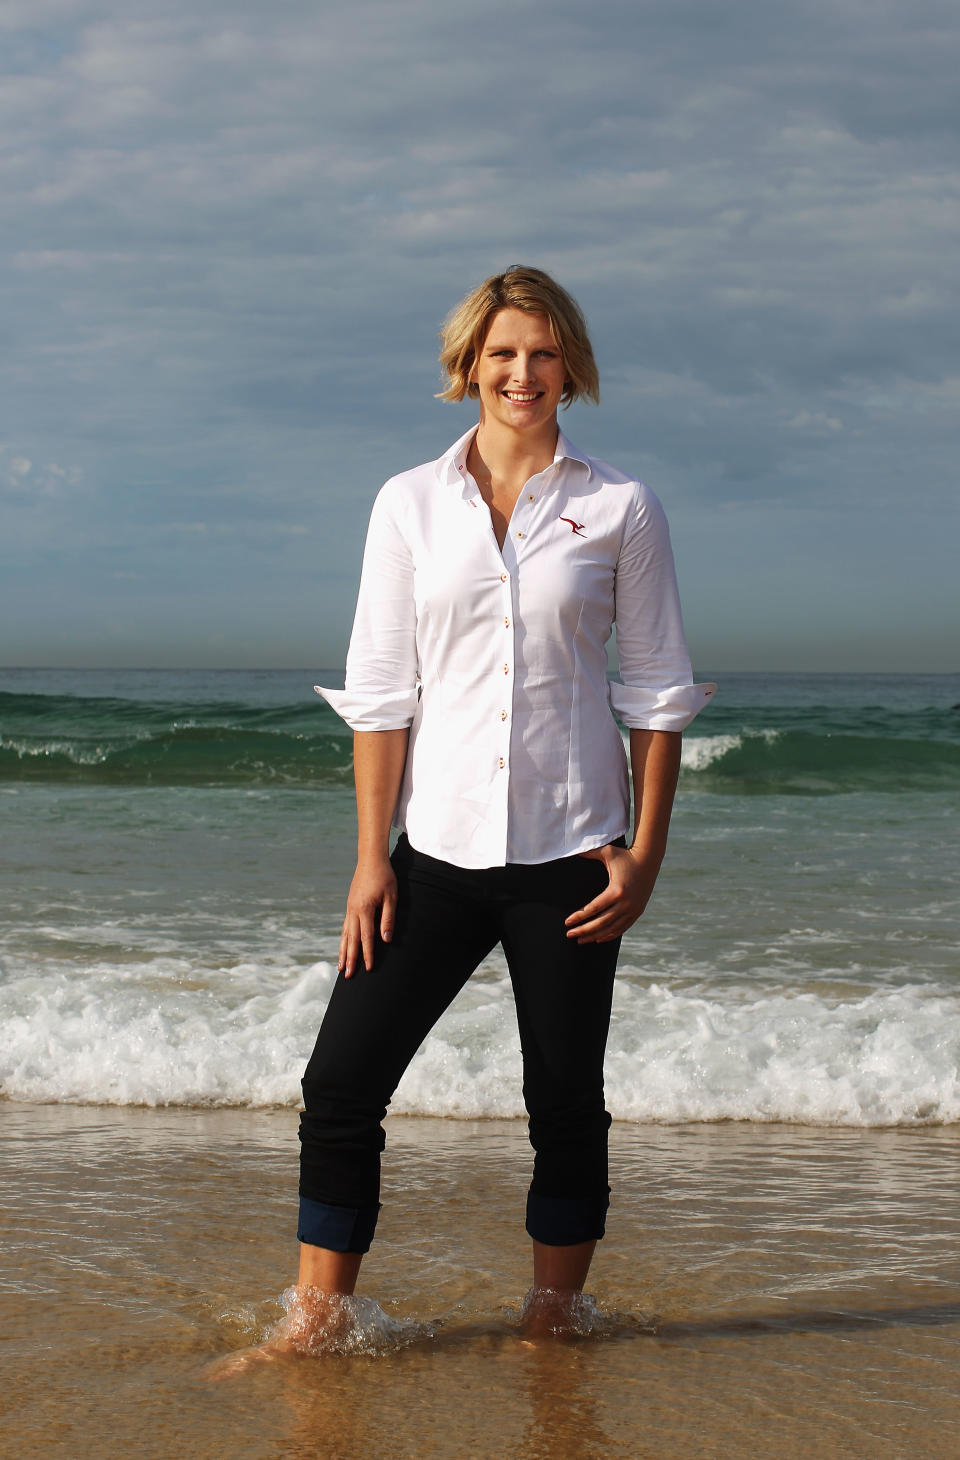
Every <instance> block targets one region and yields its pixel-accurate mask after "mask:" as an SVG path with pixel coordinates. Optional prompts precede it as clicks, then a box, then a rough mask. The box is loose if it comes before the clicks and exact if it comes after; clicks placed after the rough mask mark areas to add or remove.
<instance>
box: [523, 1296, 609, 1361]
mask: <svg viewBox="0 0 960 1460" xmlns="http://www.w3.org/2000/svg"><path fill="white" fill-rule="evenodd" d="M599 1317H600V1315H599V1312H598V1311H597V1305H596V1303H595V1301H594V1300H593V1298H591V1297H589V1296H588V1294H586V1293H582V1292H581V1291H580V1289H579V1288H531V1289H530V1291H529V1292H528V1293H527V1295H526V1297H525V1298H524V1300H523V1309H522V1311H521V1315H520V1322H521V1328H522V1331H523V1340H522V1341H523V1343H524V1346H525V1347H534V1346H535V1345H536V1343H537V1341H538V1340H543V1339H545V1338H584V1337H586V1335H587V1334H588V1333H592V1332H593V1330H594V1328H595V1327H596V1325H597V1321H598V1319H599Z"/></svg>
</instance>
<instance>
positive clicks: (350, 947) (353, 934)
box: [340, 918, 358, 978]
mask: <svg viewBox="0 0 960 1460" xmlns="http://www.w3.org/2000/svg"><path fill="white" fill-rule="evenodd" d="M340 946H341V948H342V950H343V951H342V954H341V958H340V962H341V966H342V968H343V973H344V977H345V978H353V973H354V969H355V968H356V966H357V951H358V950H357V924H356V922H355V921H354V920H353V919H352V918H348V919H347V920H346V921H345V922H344V924H343V932H342V933H341V935H340Z"/></svg>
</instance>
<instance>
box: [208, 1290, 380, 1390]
mask: <svg viewBox="0 0 960 1460" xmlns="http://www.w3.org/2000/svg"><path fill="white" fill-rule="evenodd" d="M281 1301H282V1303H283V1306H284V1308H285V1309H286V1313H285V1314H284V1316H283V1317H282V1318H281V1319H280V1320H279V1322H277V1323H275V1324H274V1326H273V1328H271V1330H270V1332H269V1333H268V1334H267V1337H266V1338H265V1339H264V1341H263V1343H258V1344H254V1345H253V1346H252V1347H250V1348H241V1349H236V1350H235V1351H234V1352H233V1353H232V1354H225V1355H224V1357H223V1358H222V1359H216V1360H215V1361H214V1362H213V1363H212V1364H210V1365H208V1367H207V1368H206V1369H205V1370H204V1378H205V1379H208V1380H211V1381H214V1380H218V1379H233V1378H236V1377H237V1376H238V1375H240V1374H246V1373H249V1371H250V1370H251V1369H254V1368H258V1367H259V1366H260V1365H262V1364H272V1363H276V1361H277V1360H278V1359H282V1358H287V1357H289V1355H291V1354H316V1353H323V1352H324V1351H326V1350H329V1349H333V1348H335V1347H336V1343H337V1339H338V1337H339V1336H340V1335H341V1333H342V1332H343V1331H344V1329H345V1328H348V1327H349V1326H350V1323H351V1320H352V1306H353V1300H352V1299H351V1298H349V1297H347V1296H346V1295H345V1294H340V1293H325V1292H322V1291H321V1290H320V1289H319V1288H306V1287H305V1288H300V1287H294V1288H288V1289H287V1290H286V1292H285V1293H284V1294H283V1297H282V1299H281Z"/></svg>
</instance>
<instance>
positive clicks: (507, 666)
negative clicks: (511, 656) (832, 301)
mask: <svg viewBox="0 0 960 1460" xmlns="http://www.w3.org/2000/svg"><path fill="white" fill-rule="evenodd" d="M503 672H504V674H509V673H510V665H509V664H505V665H504V666H503Z"/></svg>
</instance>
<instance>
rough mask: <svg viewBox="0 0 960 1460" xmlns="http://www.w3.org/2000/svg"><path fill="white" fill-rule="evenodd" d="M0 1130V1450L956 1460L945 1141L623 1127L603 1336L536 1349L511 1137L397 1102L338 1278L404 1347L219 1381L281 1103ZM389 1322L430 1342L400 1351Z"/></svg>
mask: <svg viewBox="0 0 960 1460" xmlns="http://www.w3.org/2000/svg"><path fill="white" fill-rule="evenodd" d="M0 1120H2V1129H3V1135H4V1137H5V1139H4V1141H3V1146H2V1157H0V1159H2V1164H3V1171H2V1182H0V1192H2V1197H0V1201H2V1213H3V1227H4V1242H3V1252H4V1255H3V1259H2V1262H3V1265H2V1269H0V1285H2V1286H0V1291H2V1294H3V1306H4V1314H3V1325H2V1329H3V1334H4V1344H3V1352H4V1357H5V1364H4V1370H5V1385H4V1389H5V1404H6V1406H7V1408H6V1414H5V1418H4V1434H5V1439H4V1440H3V1441H0V1446H2V1445H6V1446H7V1447H8V1448H7V1449H5V1450H3V1451H2V1453H4V1454H10V1455H11V1456H12V1455H18V1456H20V1455H40V1454H44V1455H63V1456H68V1455H69V1456H75V1455H76V1454H79V1453H93V1454H96V1455H98V1456H103V1457H113V1456H117V1457H120V1456H128V1455H130V1454H133V1453H136V1454H137V1455H142V1456H146V1457H153V1456H156V1457H169V1456H170V1455H174V1454H179V1453H181V1452H183V1453H189V1454H190V1455H191V1456H199V1457H206V1456H210V1457H214V1456H216V1457H218V1460H219V1457H221V1456H223V1455H225V1454H226V1455H231V1456H257V1457H264V1460H266V1457H274V1456H276V1457H278V1460H279V1457H281V1456H289V1455H293V1456H301V1455H302V1456H308V1455H309V1456H331V1457H333V1456H337V1457H341V1460H360V1457H364V1460H366V1457H369V1456H377V1457H378V1460H401V1457H407V1456H411V1457H413V1456H416V1457H417V1460H420V1457H423V1456H425V1455H429V1456H431V1457H432V1456H438V1457H446V1456H451V1457H460V1456H463V1455H467V1454H470V1455H474V1456H484V1457H485V1456H501V1455H511V1456H518V1457H529V1460H552V1457H556V1460H582V1457H587V1460H589V1457H598V1460H600V1457H606V1456H630V1457H636V1456H647V1455H650V1456H657V1457H661V1456H673V1455H685V1456H686V1455H690V1456H697V1457H699V1456H704V1457H712V1456H717V1457H719V1456H724V1457H729V1456H730V1455H736V1456H738V1457H740V1456H746V1457H750V1456H758V1457H759V1456H766V1455H769V1454H770V1453H773V1452H774V1451H775V1452H776V1453H777V1454H779V1455H800V1454H801V1453H804V1454H805V1453H807V1452H808V1451H810V1450H811V1449H812V1450H815V1451H816V1453H817V1454H818V1455H823V1456H826V1457H828V1460H829V1457H834V1456H856V1457H863V1460H866V1457H871V1460H872V1457H887V1456H889V1457H898V1460H899V1457H903V1456H906V1455H910V1456H911V1457H912V1456H919V1457H935V1456H945V1457H946V1456H951V1457H953V1456H955V1455H956V1453H957V1452H958V1448H960V1429H958V1421H957V1415H956V1392H957V1385H958V1381H960V1247H958V1240H957V1239H958V1236H960V1196H958V1189H960V1188H958V1179H957V1178H958V1175H960V1133H958V1132H957V1131H956V1129H954V1128H943V1127H933V1128H921V1129H915V1130H909V1131H905V1130H887V1131H863V1130H849V1129H848V1130H812V1129H805V1128H802V1127H785V1126H781V1125H762V1126H757V1125H747V1124H741V1123H738V1124H723V1125H700V1126H698V1125H687V1126H681V1127H668V1126H661V1127H639V1126H633V1125H628V1124H620V1123H618V1124H616V1125H615V1126H614V1128H613V1133H612V1134H613V1177H612V1180H613V1185H614V1206H613V1208H612V1210H611V1221H610V1227H609V1235H608V1239H607V1241H606V1242H605V1243H604V1244H603V1245H602V1248H601V1251H600V1253H599V1255H598V1258H597V1260H596V1263H595V1266H594V1271H593V1274H592V1280H591V1284H590V1287H591V1289H592V1291H593V1293H594V1294H595V1296H596V1298H597V1301H598V1304H599V1307H600V1310H601V1313H602V1315H603V1319H602V1322H601V1324H600V1326H599V1328H598V1330H597V1332H596V1334H595V1335H594V1336H592V1337H590V1338H587V1339H582V1340H578V1341H575V1342H571V1343H559V1342H546V1343H541V1344H540V1345H538V1346H537V1347H534V1348H529V1347H525V1346H524V1345H523V1343H522V1342H521V1341H520V1335H519V1330H518V1325H517V1315H518V1311H519V1308H520V1304H521V1302H522V1298H523V1294H524V1292H525V1290H526V1288H527V1287H528V1285H529V1270H528V1251H527V1248H528V1243H527V1241H526V1239H525V1237H524V1236H523V1232H522V1216H523V1200H524V1191H525V1187H526V1182H527V1179H528V1171H529V1152H528V1148H527V1144H526V1138H525V1131H524V1128H523V1126H522V1125H521V1124H520V1123H519V1122H502V1121H481V1122H467V1121H438V1120H410V1119H400V1118H392V1119H391V1121H390V1123H389V1137H390V1138H389V1145H388V1155H387V1162H386V1168H385V1191H384V1202H385V1205H384V1211H383V1215H382V1219H381V1227H380V1230H379V1233H378V1237H377V1241H376V1243H375V1245H374V1248H373V1250H372V1252H371V1254H370V1256H369V1258H368V1259H367V1262H366V1263H365V1267H364V1272H363V1275H362V1280H361V1289H360V1291H361V1293H362V1294H363V1295H364V1297H366V1298H369V1299H376V1300H378V1301H379V1302H380V1303H382V1306H383V1309H384V1311H385V1312H386V1314H387V1315H388V1317H389V1319H390V1320H391V1322H392V1323H394V1324H397V1325H400V1328H401V1331H403V1333H404V1337H403V1346H402V1347H400V1346H397V1347H391V1346H389V1345H386V1346H384V1345H382V1344H381V1345H380V1349H381V1351H380V1352H376V1353H360V1354H347V1355H336V1354H328V1355H324V1356H322V1357H317V1358H301V1357H291V1358H288V1359H284V1360H280V1361H277V1362H275V1363H272V1364H269V1365H264V1366H261V1367H258V1368H255V1369H252V1370H250V1371H248V1372H246V1373H245V1374H243V1375H241V1376H240V1377H236V1378H233V1379H229V1380H224V1381H221V1382H219V1383H217V1382H210V1381H209V1379H208V1378H207V1371H208V1367H209V1365H210V1363H211V1361H214V1360H216V1359H218V1358H220V1357H222V1356H223V1355H225V1354H229V1353H230V1352H232V1351H234V1350H239V1349H242V1348H243V1347H245V1346H248V1345H250V1344H251V1343H256V1342H257V1341H258V1340H259V1339H260V1338H261V1337H262V1336H263V1335H264V1334H266V1333H267V1332H268V1331H269V1329H270V1327H271V1325H272V1324H273V1323H274V1322H275V1321H276V1320H277V1318H278V1317H279V1316H280V1314H281V1312H282V1308H281V1301H280V1299H281V1294H282V1292H283V1290H284V1288H285V1287H286V1286H287V1284H288V1283H289V1281H290V1279H291V1275H292V1270H293V1262H294V1259H295V1242H294V1241H293V1225H292V1224H293V1220H294V1204H295V1197H294V1183H295V1147H296V1140H295V1116H294V1115H293V1113H292V1112H290V1111H286V1110H282V1111H275V1112H253V1111H247V1112H237V1111H227V1110H219V1111H207V1112H202V1111H196V1110H159V1111H151V1110H138V1109H121V1110H110V1109H81V1108H67V1107H55V1106H47V1107H36V1106H33V1107H31V1106H18V1105H13V1104H6V1105H3V1106H0ZM368 1315H369V1310H368ZM410 1324H425V1325H429V1326H430V1327H431V1328H433V1329H434V1330H435V1331H434V1332H433V1333H432V1334H430V1333H423V1334H422V1336H421V1337H419V1338H417V1339H416V1340H415V1341H413V1342H409V1341H408V1340H409V1338H410V1331H409V1329H408V1328H407V1327H406V1326H407V1325H410ZM379 1331H380V1332H381V1333H382V1331H383V1330H382V1327H381V1329H380V1330H379ZM371 1347H377V1345H376V1344H373V1345H371ZM772 1428H775V1433H776V1441H775V1443H773V1442H772V1440H771V1433H772Z"/></svg>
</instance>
